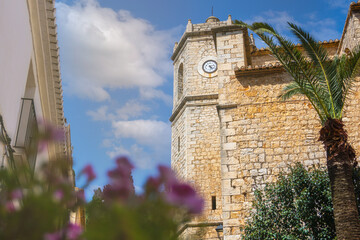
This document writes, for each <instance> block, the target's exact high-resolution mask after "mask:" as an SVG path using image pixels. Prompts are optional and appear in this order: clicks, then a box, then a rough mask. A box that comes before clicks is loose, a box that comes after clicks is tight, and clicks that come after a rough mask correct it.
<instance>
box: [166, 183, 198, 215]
mask: <svg viewBox="0 0 360 240" xmlns="http://www.w3.org/2000/svg"><path fill="white" fill-rule="evenodd" d="M166 199H167V200H168V201H169V203H171V204H174V205H179V206H182V207H185V208H186V209H187V210H188V211H189V212H190V213H193V214H199V213H201V212H202V210H203V207H204V200H203V199H202V198H201V197H200V196H199V195H198V194H197V193H196V192H195V190H194V189H193V188H192V187H191V186H190V185H189V184H186V183H179V182H177V183H172V184H171V185H170V186H169V189H168V191H167V192H166Z"/></svg>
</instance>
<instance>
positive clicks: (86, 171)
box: [80, 164, 96, 183]
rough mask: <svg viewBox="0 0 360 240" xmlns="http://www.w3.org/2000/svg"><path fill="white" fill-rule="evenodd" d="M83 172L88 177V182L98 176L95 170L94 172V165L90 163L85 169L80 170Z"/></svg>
mask: <svg viewBox="0 0 360 240" xmlns="http://www.w3.org/2000/svg"><path fill="white" fill-rule="evenodd" d="M81 174H85V175H86V177H87V180H86V182H87V183H89V182H91V181H92V180H94V179H95V178H96V175H95V172H94V169H93V167H92V166H91V165H90V164H89V165H86V166H85V167H84V168H83V170H81V172H80V175H81Z"/></svg>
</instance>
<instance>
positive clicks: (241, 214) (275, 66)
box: [170, 3, 360, 240]
mask: <svg viewBox="0 0 360 240" xmlns="http://www.w3.org/2000/svg"><path fill="white" fill-rule="evenodd" d="M359 20H360V3H352V4H351V5H350V8H349V12H348V16H347V19H346V22H345V26H344V30H343V34H342V36H340V37H341V38H340V40H338V39H335V40H330V39H329V40H328V41H323V42H321V45H322V46H323V47H324V48H325V49H326V50H327V51H328V53H329V55H336V54H344V53H346V52H347V51H349V50H351V49H352V48H353V47H354V46H356V45H357V44H359V43H360V24H359ZM297 47H298V48H299V49H301V46H300V45H298V46H297ZM172 60H173V62H174V92H173V96H174V98H173V111H172V115H171V117H170V121H171V123H172V145H171V146H172V147H171V164H172V168H173V169H174V170H175V172H176V173H177V174H178V176H179V177H181V178H183V179H184V180H186V181H189V182H190V183H192V184H193V185H194V186H195V188H196V189H197V190H198V192H199V193H200V194H201V195H202V196H203V197H204V199H205V209H204V212H203V214H202V215H201V216H197V217H195V218H193V219H192V221H190V222H188V223H187V224H185V225H184V226H183V227H182V228H181V229H180V233H181V236H182V238H183V239H214V240H215V239H220V238H223V239H225V240H235V239H241V234H242V227H244V225H245V223H246V221H247V219H248V218H249V216H250V213H251V209H252V201H253V193H254V190H255V189H259V188H260V189H261V188H263V187H264V186H265V184H266V183H269V182H273V181H275V180H276V177H277V176H278V174H279V173H280V172H287V171H288V170H289V166H291V165H294V163H295V162H301V163H303V164H304V165H305V166H313V165H316V166H319V165H323V164H325V161H326V155H325V151H324V148H323V145H322V144H321V143H320V142H319V141H318V136H319V130H320V127H321V125H320V122H319V120H318V118H317V116H316V112H315V110H314V109H312V107H311V105H310V104H309V102H308V101H307V100H305V99H304V98H303V97H296V98H291V99H289V100H287V101H282V100H281V99H279V98H278V96H279V94H280V92H281V90H282V89H283V88H284V86H286V85H287V84H288V83H289V82H290V81H291V78H290V76H289V75H288V74H287V73H286V72H285V70H284V69H283V67H282V66H281V65H280V64H279V63H278V62H277V61H276V59H275V58H273V57H272V56H271V54H270V51H269V50H267V49H263V48H261V49H257V48H256V45H255V42H254V38H253V36H252V35H251V34H250V35H249V33H248V30H247V29H246V28H242V27H239V26H237V25H234V24H233V23H232V19H231V16H229V17H228V19H227V20H226V21H220V20H219V19H218V18H216V17H214V16H211V17H209V18H208V19H207V20H206V22H205V23H200V24H193V23H192V22H191V21H190V20H189V21H188V24H187V27H186V31H185V33H184V34H183V36H182V37H181V39H180V41H179V42H178V43H175V47H174V52H173V55H172ZM359 94H360V92H359V89H358V87H357V89H356V91H355V92H354V95H353V96H351V97H350V98H349V99H350V101H349V102H348V106H347V108H346V113H345V118H344V119H343V121H344V122H345V124H346V128H347V129H348V133H349V140H350V142H351V143H352V145H353V146H354V148H355V149H356V152H357V154H358V155H359V154H360V136H359V133H360V126H359V123H360V115H359V112H360V96H359Z"/></svg>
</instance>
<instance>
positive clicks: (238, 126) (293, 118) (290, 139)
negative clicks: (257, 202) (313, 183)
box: [219, 73, 325, 240]
mask: <svg viewBox="0 0 360 240" xmlns="http://www.w3.org/2000/svg"><path fill="white" fill-rule="evenodd" d="M288 82H289V76H288V75H287V74H286V73H276V74H269V75H264V76H255V77H244V78H241V79H237V78H235V77H232V78H231V81H230V82H228V83H227V84H226V86H224V87H225V88H226V89H232V91H233V94H229V92H227V94H226V96H223V97H222V98H223V99H224V103H223V106H220V110H219V115H220V126H221V133H222V136H221V145H222V149H221V156H222V162H221V168H222V186H223V191H222V195H223V222H224V235H225V236H226V238H225V239H228V240H229V239H239V238H240V234H241V231H240V228H241V227H243V226H244V224H245V221H246V220H247V218H248V216H249V214H250V212H251V208H252V201H253V193H254V190H255V189H259V188H260V189H261V188H263V187H264V186H265V184H266V183H269V182H273V181H274V180H275V179H276V176H277V175H278V174H279V173H280V172H287V171H288V169H289V166H291V165H293V164H294V163H295V162H302V163H303V164H305V165H306V166H312V165H319V164H320V163H324V161H325V153H324V150H323V147H322V145H321V144H320V143H319V142H318V141H317V138H318V131H319V130H320V123H319V121H318V120H317V116H316V112H315V111H314V110H313V109H312V107H311V105H310V104H309V103H308V102H307V101H305V100H304V99H302V98H294V99H291V100H289V101H281V100H279V99H278V98H277V96H278V95H279V93H280V91H281V90H282V88H283V87H284V86H285V85H286V84H288ZM230 103H231V105H230Z"/></svg>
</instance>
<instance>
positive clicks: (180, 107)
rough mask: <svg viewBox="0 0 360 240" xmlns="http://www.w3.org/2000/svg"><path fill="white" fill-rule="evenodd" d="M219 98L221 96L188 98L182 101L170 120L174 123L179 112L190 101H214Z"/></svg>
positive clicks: (208, 95) (210, 95) (194, 96)
mask: <svg viewBox="0 0 360 240" xmlns="http://www.w3.org/2000/svg"><path fill="white" fill-rule="evenodd" d="M218 98H219V94H207V95H193V96H186V97H184V98H183V99H182V100H181V102H180V104H179V105H178V106H177V107H176V108H175V110H174V112H173V114H172V115H171V117H170V119H169V120H170V122H173V121H174V119H175V118H176V116H177V115H178V114H179V112H180V111H181V110H182V108H183V107H184V106H185V104H186V103H187V102H189V101H198V100H212V99H218Z"/></svg>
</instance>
